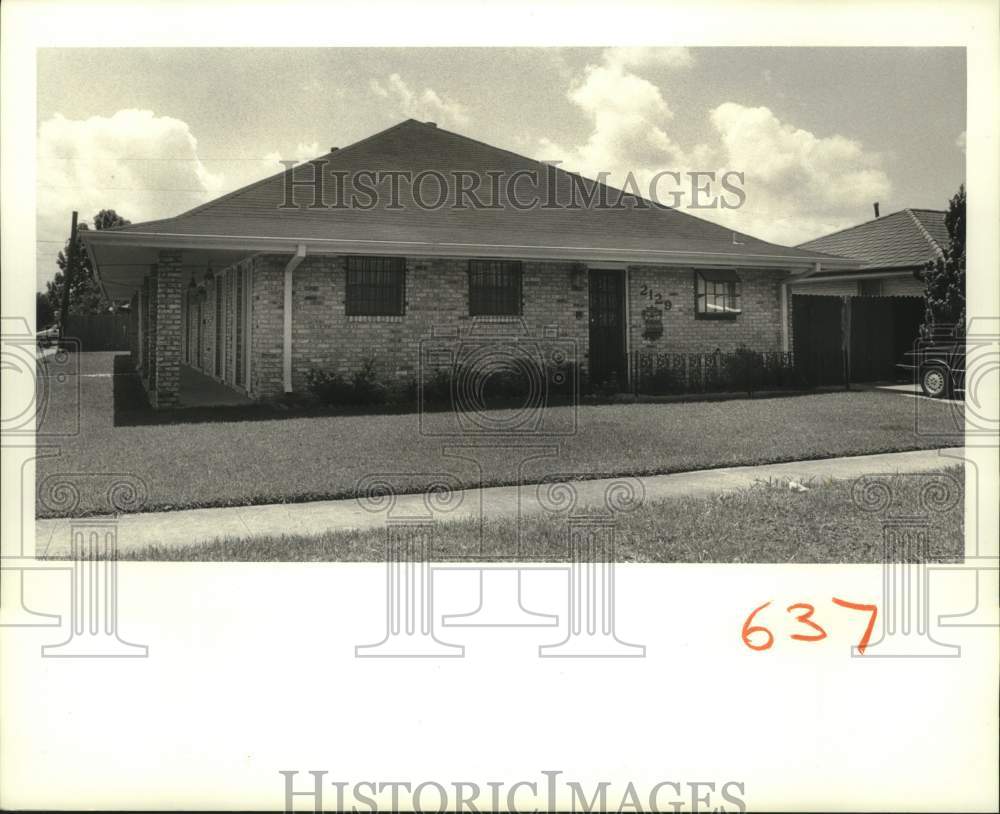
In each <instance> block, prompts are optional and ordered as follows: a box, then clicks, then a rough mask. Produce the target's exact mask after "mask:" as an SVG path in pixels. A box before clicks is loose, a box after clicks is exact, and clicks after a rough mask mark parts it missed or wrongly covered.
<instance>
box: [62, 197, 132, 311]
mask: <svg viewBox="0 0 1000 814" xmlns="http://www.w3.org/2000/svg"><path fill="white" fill-rule="evenodd" d="M128 223H129V221H127V220H125V218H123V217H122V216H121V215H119V214H118V213H117V212H115V210H114V209H102V210H101V211H100V212H98V213H97V214H96V215H94V228H95V229H113V228H115V227H116V226H126V225H128ZM86 228H88V227H87V224H85V223H81V224H80V225H79V226H78V227H77V232H78V233H79V232H81V231H83V230H84V229H86ZM69 249H70V246H69V241H68V240H67V241H66V246H65V248H64V249H63V250H62V251H60V252H59V257H58V258H57V259H56V263H57V264H58V266H59V271H57V272H56V276H55V277H54V278H53V279H51V280H50V281H49V282H48V283H47V284H46V291H45V297H46V299H47V300H48V301H49V307H50V308H51V309H52V310H53V311H54V312H55V311H58V310H59V309H60V308H61V307H62V292H63V287H64V286H65V284H66V270H67V266H68V265H69V254H70V251H69ZM71 279H72V283H70V290H69V312H70V313H71V314H103V313H106V312H107V310H108V308H109V307H110V305H111V303H109V302H108V301H107V300H105V299H104V294H102V293H101V287H100V286H99V285H98V284H97V280H95V279H94V269H93V267H92V266H91V265H90V255H89V254H87V249H86V247H85V246H84V245H83V238H82V237H81V236H80V235H79V234H77V238H76V251H75V252H74V260H73V273H72V275H71Z"/></svg>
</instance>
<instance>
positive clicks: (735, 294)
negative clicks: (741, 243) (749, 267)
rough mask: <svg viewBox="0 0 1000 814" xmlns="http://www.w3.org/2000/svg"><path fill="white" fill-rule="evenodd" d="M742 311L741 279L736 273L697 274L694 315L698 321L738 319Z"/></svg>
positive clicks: (712, 271)
mask: <svg viewBox="0 0 1000 814" xmlns="http://www.w3.org/2000/svg"><path fill="white" fill-rule="evenodd" d="M741 311H742V305H741V303H740V278H739V277H738V276H737V275H736V272H735V271H733V270H731V269H711V270H705V271H696V272H695V274H694V313H695V317H696V318H697V319H736V317H737V316H739V314H740V312H741Z"/></svg>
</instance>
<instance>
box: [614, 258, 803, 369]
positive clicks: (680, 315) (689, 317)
mask: <svg viewBox="0 0 1000 814" xmlns="http://www.w3.org/2000/svg"><path fill="white" fill-rule="evenodd" d="M737 274H738V275H739V278H740V298H741V301H742V308H743V312H742V313H741V314H740V315H739V316H738V317H736V319H696V318H695V303H694V290H695V289H694V270H693V269H691V268H671V267H665V266H632V267H631V268H630V269H629V283H630V285H629V289H630V290H629V332H630V336H629V338H630V342H631V347H632V350H640V351H644V350H648V351H652V352H656V353H710V352H711V351H714V350H715V349H716V348H719V349H721V350H722V351H723V352H728V351H732V350H735V349H736V348H737V347H738V346H739V345H745V346H747V347H748V348H751V349H753V350H759V351H778V350H781V285H780V284H781V281H782V280H783V279H785V273H784V272H781V271H770V270H764V269H740V270H739V271H737ZM643 286H645V288H646V292H647V293H646V294H643ZM650 294H652V299H650ZM657 295H659V296H660V297H661V298H662V299H663V300H664V301H666V300H669V301H670V305H671V307H670V309H669V310H667V308H666V306H665V303H664V304H660V305H657V304H656V298H657ZM789 299H790V298H789ZM646 308H658V309H659V310H660V311H661V314H662V319H663V335H662V336H661V337H660V338H658V339H648V338H645V337H644V336H643V333H644V326H645V321H644V318H643V313H642V312H643V310H644V309H646Z"/></svg>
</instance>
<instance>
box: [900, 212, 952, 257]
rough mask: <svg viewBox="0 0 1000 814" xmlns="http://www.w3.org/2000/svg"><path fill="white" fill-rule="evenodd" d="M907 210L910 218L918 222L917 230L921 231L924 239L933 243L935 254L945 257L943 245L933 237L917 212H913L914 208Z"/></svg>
mask: <svg viewBox="0 0 1000 814" xmlns="http://www.w3.org/2000/svg"><path fill="white" fill-rule="evenodd" d="M905 211H906V214H907V215H909V216H910V220H912V221H913V222H914V223H915V224H916V226H917V230H918V231H919V232H920V234H921V235H923V237H924V240H926V241H927V242H928V243H930V244H931V248H932V249H934V252H935V254H937V256H938V257H943V256H944V249H943V248H942V247H941V245H940V244H939V243H938V242H937V241H936V240H935V239H934V238H933V237H931V233H930V232H928V231H927V227H926V226H924V225H923V224H922V223H921V222H920V218H918V217H917V216H916V215H915V214H913V212H914V210H912V209H906V210H905ZM920 211H924V212H933V211H934V210H933V209H925V210H920Z"/></svg>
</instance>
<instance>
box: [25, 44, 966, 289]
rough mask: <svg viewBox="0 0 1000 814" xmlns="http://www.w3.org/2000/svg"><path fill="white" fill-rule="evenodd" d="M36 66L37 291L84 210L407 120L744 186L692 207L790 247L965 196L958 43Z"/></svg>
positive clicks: (109, 58)
mask: <svg viewBox="0 0 1000 814" xmlns="http://www.w3.org/2000/svg"><path fill="white" fill-rule="evenodd" d="M38 54H39V55H38V76H37V80H38V84H37V86H38V155H37V162H38V182H37V183H38V191H37V192H38V197H37V201H38V217H37V225H38V233H37V240H38V243H37V275H36V276H37V281H38V287H39V289H40V290H41V289H44V286H45V281H47V280H49V279H51V278H52V276H53V275H54V273H55V272H56V270H57V266H56V264H55V257H56V254H57V253H58V251H59V249H60V248H61V247H62V244H63V242H64V241H65V239H66V237H67V236H68V234H69V225H70V213H71V212H72V210H74V209H76V210H78V211H79V212H80V218H81V220H82V221H89V220H90V219H91V218H92V217H93V216H94V214H95V213H96V212H97V211H98V210H100V209H107V208H110V209H115V210H116V211H117V212H118V213H119V214H120V215H122V216H124V217H126V218H128V219H129V220H131V221H132V222H140V221H143V220H151V219H154V218H160V217H169V216H172V215H176V214H179V213H180V212H182V211H185V210H187V209H190V208H192V207H194V206H196V205H198V204H201V203H204V202H205V201H208V200H211V199H212V198H215V197H217V196H218V195H221V194H223V193H225V192H228V191H230V190H233V189H237V188H239V187H241V186H244V185H246V184H248V183H251V182H252V181H255V180H257V179H259V178H262V177H265V176H267V175H272V174H274V173H275V172H278V171H280V170H281V169H282V165H280V164H279V163H278V161H279V160H280V159H286V160H287V159H294V160H299V161H301V160H306V159H308V158H312V157H315V156H318V155H321V154H323V153H325V152H327V151H328V150H329V149H330V147H333V146H337V147H344V146H347V145H348V144H351V143H352V142H354V141H357V140H358V139H361V138H364V137H365V136H368V135H371V134H373V133H375V132H378V131H379V130H383V129H385V128H386V127H389V126H391V125H393V124H395V123H397V122H399V121H401V120H402V119H406V118H416V119H420V120H423V121H435V122H437V123H438V125H439V126H440V127H443V128H445V129H448V130H452V131H454V132H458V133H461V134H463V135H468V136H471V137H473V138H476V139H478V140H480V141H485V142H487V143H489V144H494V145H496V146H498V147H503V148H505V149H508V150H512V151H514V152H517V153H521V154H523V155H527V156H530V157H532V158H537V159H541V160H550V161H560V162H561V166H563V167H565V168H567V169H570V170H573V171H576V172H580V173H582V174H584V175H587V176H591V177H593V176H596V175H597V174H598V173H600V172H607V173H609V180H610V182H611V183H612V184H614V183H615V182H616V181H617V182H618V183H621V182H622V181H623V180H624V178H625V177H626V175H627V174H628V173H631V174H632V175H633V177H635V178H636V179H637V181H639V183H640V185H641V186H645V185H647V182H648V179H650V178H652V177H653V176H654V175H655V174H656V173H657V172H660V171H663V170H669V171H674V172H681V173H689V172H692V171H696V170H697V171H709V172H716V173H717V174H718V175H719V176H721V173H723V172H727V171H735V172H742V173H744V181H743V184H742V188H743V190H744V192H745V194H746V198H745V202H744V204H743V205H742V206H741V207H739V208H737V209H728V210H726V209H713V210H705V209H699V210H697V211H692V214H696V215H697V216H699V217H704V218H707V219H709V220H714V221H716V222H719V223H722V224H724V225H726V226H729V227H731V228H734V229H739V230H740V231H743V232H748V233H749V234H752V235H754V236H756V237H759V238H762V239H765V240H770V241H773V242H776V243H782V244H785V245H796V244H798V243H801V242H803V241H805V240H809V239H811V238H814V237H818V236H819V235H822V234H827V233H829V232H832V231H835V230H838V229H843V228H846V227H848V226H852V225H855V224H857V223H862V222H864V221H867V220H870V219H871V218H872V216H873V210H872V203H873V202H874V201H879V203H880V206H881V213H882V214H883V215H885V214H889V213H891V212H895V211H897V210H899V209H903V208H906V207H927V208H935V209H944V208H946V206H947V202H948V199H949V198H950V197H951V196H952V195H953V194H954V193H955V191H956V190H957V188H958V186H959V184H961V183H964V181H965V149H964V140H965V106H966V68H965V51H964V49H961V48H847V47H840V48H770V47H768V48H764V47H748V48H722V47H716V48H690V49H687V48H676V47H672V48H433V49H432V48H297V49H269V48H231V49H221V48H134V49H132V48H130V49H121V48H119V49H95V48H89V49H82V48H76V49H42V50H39V52H38ZM684 177H685V176H682V178H684ZM661 191H662V188H661ZM661 200H664V199H663V198H661ZM664 202H667V201H666V200H664ZM690 202H691V200H690V196H687V197H686V198H685V199H684V201H683V202H682V206H686V205H688V204H690Z"/></svg>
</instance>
